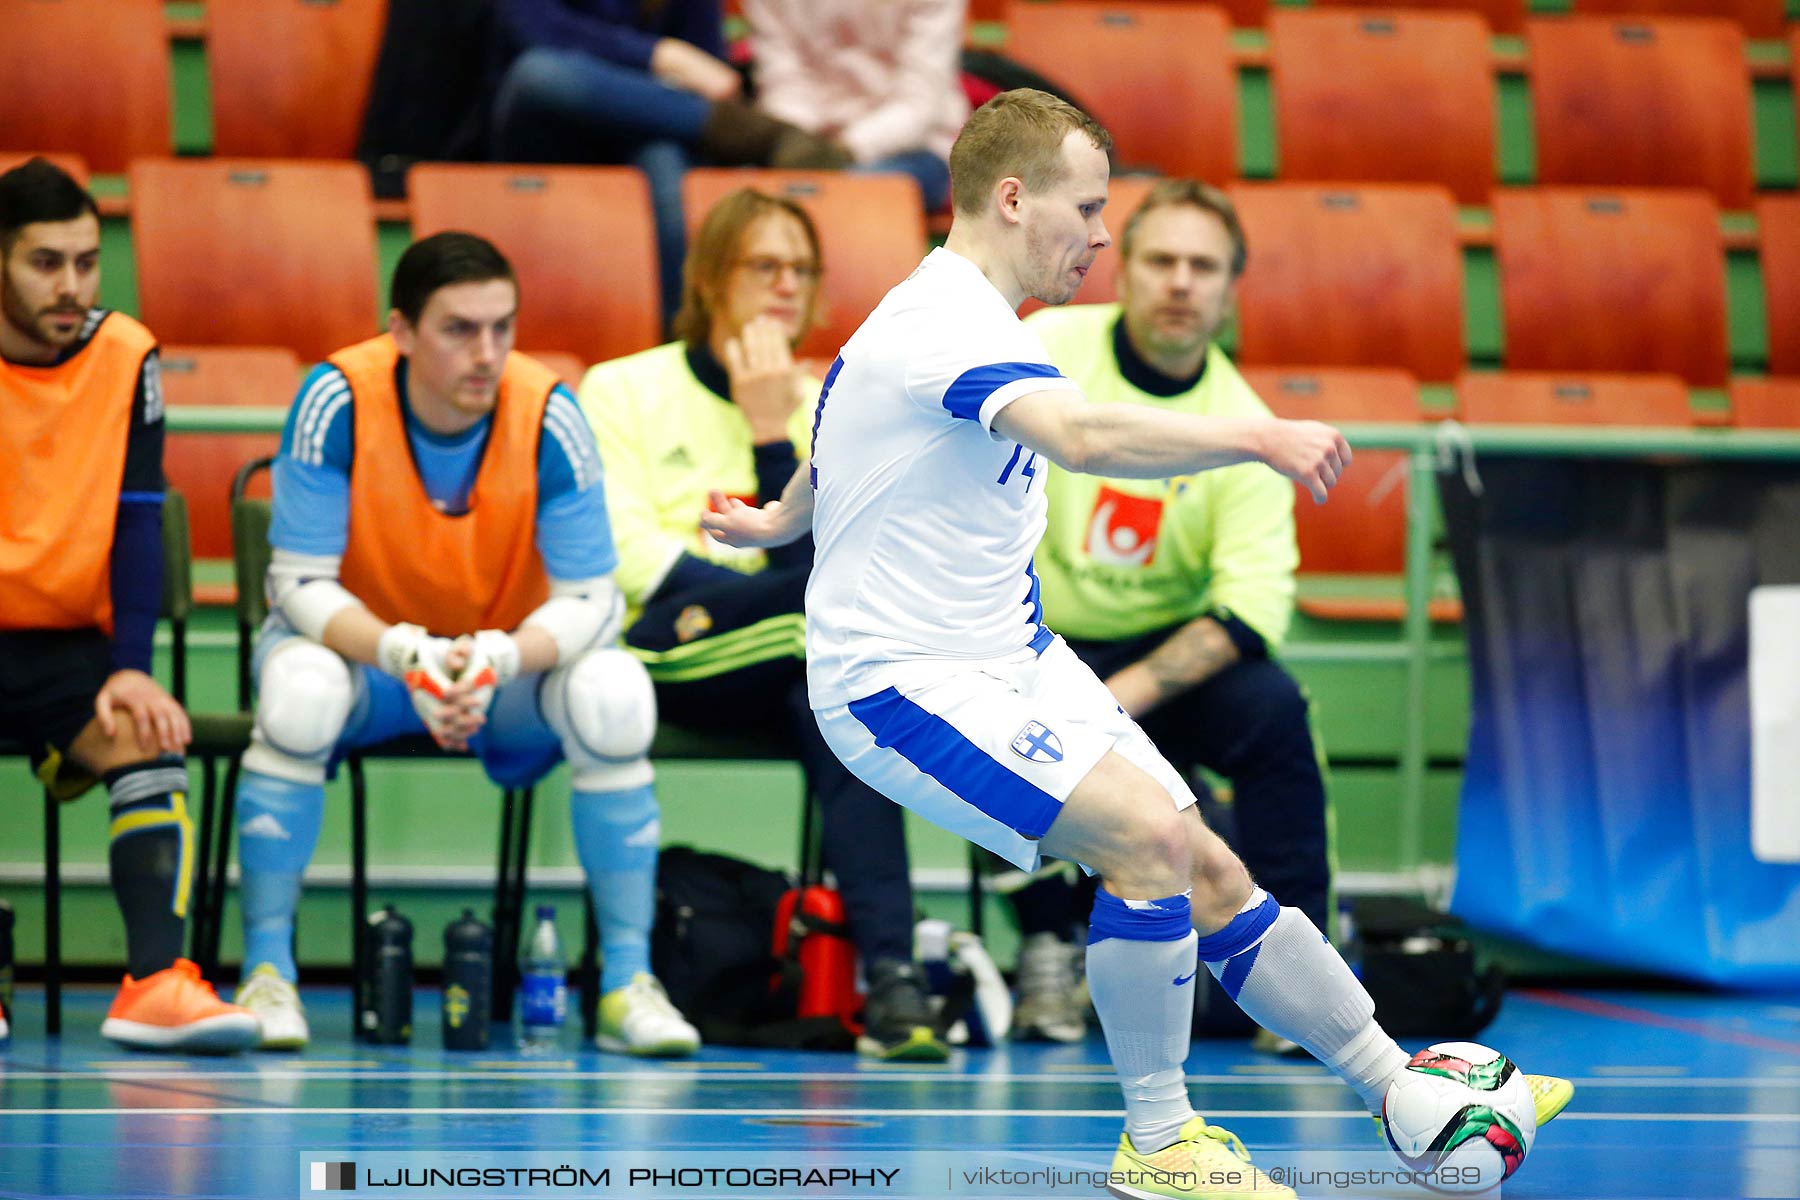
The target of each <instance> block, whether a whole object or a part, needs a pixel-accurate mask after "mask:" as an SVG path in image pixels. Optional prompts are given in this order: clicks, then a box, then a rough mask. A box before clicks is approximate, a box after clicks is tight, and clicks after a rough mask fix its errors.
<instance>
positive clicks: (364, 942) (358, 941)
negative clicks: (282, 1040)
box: [350, 757, 370, 1039]
mask: <svg viewBox="0 0 1800 1200" xmlns="http://www.w3.org/2000/svg"><path fill="white" fill-rule="evenodd" d="M367 801H368V786H367V781H366V780H365V779H364V778H363V766H362V760H361V759H360V758H354V757H353V758H351V759H350V937H351V942H350V959H351V965H352V969H353V973H354V976H355V978H354V981H353V982H352V984H351V989H350V994H351V998H352V1004H351V1013H350V1036H351V1037H352V1038H357V1039H360V1038H361V1037H362V1001H363V990H364V989H365V988H366V987H368V985H369V982H370V981H369V969H368V968H369V961H368V958H369V948H368V940H369V939H368V930H369V922H368V916H369V810H368V803H367Z"/></svg>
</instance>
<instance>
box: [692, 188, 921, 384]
mask: <svg viewBox="0 0 1800 1200" xmlns="http://www.w3.org/2000/svg"><path fill="white" fill-rule="evenodd" d="M742 187H755V188H760V189H762V190H764V191H767V192H772V193H774V194H777V195H782V196H786V197H788V198H789V199H791V200H795V201H797V202H798V203H799V204H800V205H801V207H803V208H805V209H806V211H807V214H808V215H810V216H811V217H812V219H813V223H814V224H815V225H817V226H818V229H819V243H820V251H821V253H822V254H823V255H824V258H825V278H824V281H823V285H824V294H823V295H822V296H821V297H820V313H819V325H818V327H817V328H816V329H814V330H813V331H812V333H810V334H809V335H807V337H806V339H805V340H804V341H803V342H801V344H800V354H801V356H802V357H805V358H822V359H824V360H825V361H826V362H830V361H831V360H832V359H834V358H836V357H837V352H838V350H839V349H840V348H841V347H842V346H843V344H844V343H845V342H846V341H848V340H849V339H850V335H851V334H853V333H855V332H856V327H857V326H858V325H861V324H862V323H863V318H865V317H867V316H868V315H869V314H870V313H871V312H873V311H874V309H875V306H876V305H877V304H880V303H881V298H882V297H883V296H885V295H887V294H888V290H889V289H890V288H892V287H893V286H894V285H895V284H897V283H899V282H900V281H901V280H902V279H905V278H906V277H907V276H908V275H910V274H912V270H913V268H914V267H916V266H918V265H919V259H920V258H922V257H924V254H925V246H926V243H925V211H924V206H923V204H922V203H921V202H920V199H919V189H918V186H917V185H916V184H914V183H913V181H912V180H910V179H908V178H906V177H905V176H901V175H845V174H842V173H838V172H829V171H826V172H818V171H768V170H744V171H741V170H731V169H729V168H704V169H700V170H694V171H689V172H688V173H687V176H686V178H685V179H683V180H682V184H681V202H682V205H683V206H684V207H685V208H686V210H687V226H688V234H689V236H690V237H691V236H692V235H693V233H694V231H695V230H697V229H698V228H699V227H700V222H701V221H703V220H704V219H705V218H706V214H707V213H708V212H710V211H711V210H712V206H713V205H715V204H717V203H718V202H719V201H720V200H722V199H723V198H724V197H725V196H726V195H728V194H729V193H731V192H734V191H736V190H737V189H738V188H742Z"/></svg>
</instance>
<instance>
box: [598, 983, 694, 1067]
mask: <svg viewBox="0 0 1800 1200" xmlns="http://www.w3.org/2000/svg"><path fill="white" fill-rule="evenodd" d="M594 1043H595V1044H596V1045H598V1046H599V1047H600V1048H601V1049H602V1050H611V1051H613V1052H615V1053H618V1054H635V1055H638V1056H639V1057H642V1058H686V1057H687V1056H688V1055H690V1054H692V1053H693V1052H694V1051H696V1050H698V1049H699V1048H700V1031H699V1030H697V1029H695V1028H694V1027H693V1026H692V1025H690V1024H688V1022H687V1018H686V1017H683V1016H682V1015H681V1013H680V1011H678V1010H677V1009H676V1007H675V1005H674V1004H672V1003H671V1002H670V1001H669V994H668V993H667V992H665V991H663V985H662V984H660V983H658V982H657V981H656V976H654V975H651V974H649V973H648V972H646V971H639V972H638V973H637V974H636V975H633V976H632V977H631V982H630V983H628V984H626V985H625V986H624V987H622V988H614V989H613V990H612V991H610V992H608V993H606V995H604V996H602V997H600V1032H599V1033H598V1034H597V1035H596V1036H595V1038H594Z"/></svg>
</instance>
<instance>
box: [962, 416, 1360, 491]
mask: <svg viewBox="0 0 1800 1200" xmlns="http://www.w3.org/2000/svg"><path fill="white" fill-rule="evenodd" d="M994 429H995V431H996V432H998V433H1000V434H1001V435H1002V436H1004V437H1009V438H1011V439H1013V440H1014V441H1016V442H1018V443H1020V444H1021V445H1024V446H1028V447H1030V448H1031V449H1033V450H1036V451H1037V452H1038V453H1039V454H1043V455H1045V456H1047V457H1048V458H1049V459H1050V460H1051V461H1052V462H1054V463H1056V464H1057V465H1058V466H1060V467H1064V468H1066V469H1067V470H1070V471H1080V472H1083V473H1085V474H1089V475H1113V476H1120V477H1124V478H1132V479H1164V478H1167V477H1169V476H1172V475H1189V474H1193V473H1194V472H1196V471H1208V470H1211V469H1212V468H1214V467H1228V466H1231V465H1233V464H1235V463H1244V462H1260V463H1266V464H1268V465H1269V466H1270V467H1272V468H1274V469H1275V470H1276V471H1279V472H1280V473H1281V474H1283V475H1285V476H1287V477H1288V478H1289V479H1292V480H1294V481H1295V482H1297V483H1299V484H1300V485H1301V486H1303V487H1305V488H1306V490H1307V491H1309V492H1311V493H1312V497H1313V499H1314V500H1316V501H1318V502H1319V503H1320V504H1323V503H1324V502H1325V494H1326V492H1327V491H1329V490H1330V489H1331V487H1332V485H1334V484H1336V483H1337V481H1338V476H1340V475H1342V474H1343V473H1344V468H1345V467H1347V466H1349V465H1350V444H1349V443H1348V442H1346V441H1345V440H1344V435H1343V434H1341V433H1339V432H1338V431H1337V430H1335V429H1333V428H1332V427H1331V426H1329V425H1325V424H1321V423H1320V422H1318V421H1284V420H1281V419H1280V418H1278V417H1198V416H1194V415H1193V414H1191V413H1176V412H1164V411H1163V410H1161V409H1155V408H1151V407H1149V406H1148V405H1142V404H1091V403H1089V402H1088V401H1087V400H1085V399H1083V398H1082V397H1081V396H1079V395H1078V394H1077V393H1074V392H1068V391H1056V392H1032V393H1030V394H1029V395H1025V396H1020V397H1019V398H1018V399H1017V400H1014V401H1013V402H1012V403H1010V404H1008V405H1007V406H1006V407H1005V408H1003V409H1001V410H1000V412H999V413H998V414H997V415H996V416H995V417H994Z"/></svg>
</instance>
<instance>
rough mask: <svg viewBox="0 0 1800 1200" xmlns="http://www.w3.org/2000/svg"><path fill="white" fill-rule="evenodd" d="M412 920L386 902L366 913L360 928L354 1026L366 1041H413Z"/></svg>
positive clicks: (395, 1043)
mask: <svg viewBox="0 0 1800 1200" xmlns="http://www.w3.org/2000/svg"><path fill="white" fill-rule="evenodd" d="M412 936H413V927H412V922H411V921H408V920H407V919H406V918H405V917H403V916H401V915H400V914H399V913H397V912H395V911H394V906H393V905H391V904H390V905H388V906H387V907H386V908H384V909H382V910H381V911H380V912H375V913H370V914H369V924H368V928H366V929H364V930H363V938H364V939H365V941H364V945H365V947H366V949H365V950H364V955H363V969H364V970H365V971H366V972H367V973H368V974H367V977H366V979H365V981H364V987H363V998H362V1004H361V1012H359V1013H358V1014H357V1026H358V1030H359V1032H360V1033H361V1035H362V1039H363V1041H365V1042H375V1043H378V1044H381V1045H390V1046H404V1045H405V1044H407V1043H408V1042H410V1041H412V989H413V957H412Z"/></svg>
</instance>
